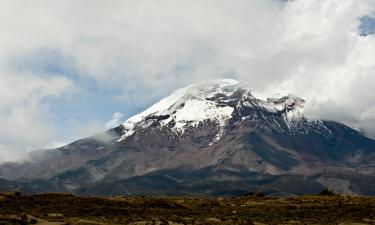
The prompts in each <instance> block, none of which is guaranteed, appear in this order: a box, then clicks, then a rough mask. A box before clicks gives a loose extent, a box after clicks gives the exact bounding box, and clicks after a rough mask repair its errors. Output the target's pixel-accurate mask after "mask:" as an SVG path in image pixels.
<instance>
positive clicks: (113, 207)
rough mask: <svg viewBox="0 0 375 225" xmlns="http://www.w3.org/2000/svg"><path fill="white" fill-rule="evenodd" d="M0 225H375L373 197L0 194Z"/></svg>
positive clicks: (374, 201)
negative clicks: (100, 196)
mask: <svg viewBox="0 0 375 225" xmlns="http://www.w3.org/2000/svg"><path fill="white" fill-rule="evenodd" d="M0 224H45V225H48V224H139V225H140V224H375V198H374V197H349V196H320V195H310V196H298V197H282V198H276V197H262V196H257V195H251V196H247V197H236V198H205V197H149V196H140V197H124V196H119V197H111V198H98V197H78V196H73V195H66V194H43V195H33V196H22V195H20V194H19V193H2V194H0Z"/></svg>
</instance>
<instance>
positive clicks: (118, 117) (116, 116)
mask: <svg viewBox="0 0 375 225" xmlns="http://www.w3.org/2000/svg"><path fill="white" fill-rule="evenodd" d="M123 122H124V115H123V114H122V113H120V112H115V113H113V115H112V119H111V120H110V121H108V122H107V123H106V124H105V127H104V128H105V129H106V130H109V129H111V128H114V127H117V126H119V125H121V123H123Z"/></svg>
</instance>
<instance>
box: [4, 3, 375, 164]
mask: <svg viewBox="0 0 375 225" xmlns="http://www.w3.org/2000/svg"><path fill="white" fill-rule="evenodd" d="M1 3H2V4H1V7H0V161H7V160H16V159H19V158H22V157H24V156H25V155H26V153H27V152H29V151H31V150H35V149H45V148H53V147H57V146H61V145H63V144H66V143H69V142H71V141H73V140H76V139H78V138H83V137H87V136H90V135H93V134H95V133H99V132H103V131H104V130H106V129H108V128H111V127H113V126H116V125H118V124H120V123H121V122H123V121H124V120H126V118H128V117H130V116H132V115H134V114H135V113H138V112H141V111H142V110H143V109H145V108H147V107H148V106H150V105H151V104H152V103H154V102H155V101H157V100H158V99H160V98H162V97H164V96H166V95H168V94H170V93H171V92H173V91H174V90H175V89H178V88H180V87H184V86H186V85H189V84H191V83H194V82H198V81H201V80H211V79H219V78H234V79H238V80H241V81H244V82H247V83H248V85H249V87H250V88H251V89H252V90H253V91H254V93H257V94H259V96H275V95H277V94H279V95H280V94H281V95H282V94H289V93H290V94H294V95H297V96H300V97H303V98H305V99H306V100H307V104H306V115H308V116H309V117H311V118H319V119H327V120H337V121H339V122H342V123H345V124H347V125H350V126H352V127H354V128H356V129H362V130H363V131H365V132H366V135H367V136H370V137H375V91H374V89H375V60H374V59H375V1H374V0H345V1H342V0H289V1H285V0H251V1H249V0H205V1H198V0H159V1H154V0H118V1H116V0H108V1H101V0H64V1H48V0H45V1H42V0H33V1H21V0H4V1H2V2H1Z"/></svg>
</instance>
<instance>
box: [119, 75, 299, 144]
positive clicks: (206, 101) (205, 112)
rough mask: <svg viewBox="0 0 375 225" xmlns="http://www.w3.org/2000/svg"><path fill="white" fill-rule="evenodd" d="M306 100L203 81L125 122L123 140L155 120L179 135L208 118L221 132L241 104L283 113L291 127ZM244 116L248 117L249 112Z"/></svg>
mask: <svg viewBox="0 0 375 225" xmlns="http://www.w3.org/2000/svg"><path fill="white" fill-rule="evenodd" d="M304 102H305V101H304V100H303V99H301V98H298V97H295V96H291V95H289V96H285V97H282V98H280V99H275V98H269V99H267V100H266V101H264V100H260V99H257V98H255V97H254V96H253V95H252V94H251V91H250V89H249V87H248V84H246V83H242V82H239V81H237V80H233V79H221V80H214V81H208V82H202V83H198V84H193V85H190V86H188V87H185V88H181V89H179V90H177V91H175V92H174V93H172V94H171V95H169V96H168V97H166V98H164V99H162V100H161V101H159V102H157V103H155V104H154V105H152V106H151V107H149V108H148V109H146V110H145V111H144V112H142V113H140V114H138V115H135V116H133V117H131V118H129V119H128V120H127V121H125V123H123V124H122V126H123V128H124V135H123V136H122V138H121V139H120V140H123V139H125V138H126V137H128V136H131V135H132V134H133V133H134V132H135V130H136V129H137V128H141V129H144V128H147V127H148V126H150V125H151V124H153V122H155V120H157V122H158V124H159V125H160V126H161V127H168V128H169V129H171V130H172V131H174V132H176V133H177V134H183V133H184V132H185V128H187V127H196V126H198V125H199V124H200V123H202V122H206V121H211V122H214V123H216V124H217V126H218V127H219V128H220V132H219V133H223V132H224V127H225V126H226V124H227V123H228V121H229V119H231V118H232V117H233V114H234V112H237V111H241V109H240V108H241V107H247V108H249V107H250V108H251V107H255V106H257V107H261V108H262V111H267V112H269V113H271V114H272V115H280V114H282V117H283V121H284V123H285V124H284V125H282V126H284V127H285V125H286V126H287V127H288V128H290V127H291V126H292V125H293V123H294V122H295V121H298V120H299V119H300V118H303V106H304ZM242 111H243V110H242ZM243 116H244V117H249V115H246V113H245V115H243ZM278 126H279V127H280V126H281V125H280V124H279V125H278Z"/></svg>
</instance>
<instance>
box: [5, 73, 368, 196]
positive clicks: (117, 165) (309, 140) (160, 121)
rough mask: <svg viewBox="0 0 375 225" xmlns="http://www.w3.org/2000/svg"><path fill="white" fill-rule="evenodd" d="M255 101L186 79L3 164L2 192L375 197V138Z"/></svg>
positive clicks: (239, 86) (287, 102) (293, 104)
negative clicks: (116, 122)
mask: <svg viewBox="0 0 375 225" xmlns="http://www.w3.org/2000/svg"><path fill="white" fill-rule="evenodd" d="M304 103H305V101H304V100H303V99H301V98H298V97H295V96H291V95H289V96H285V97H282V98H268V99H266V100H263V99H259V98H257V97H255V96H253V95H252V93H251V91H250V90H249V88H248V86H247V85H246V84H244V83H241V82H238V81H236V80H231V79H223V80H215V81H209V82H204V83H199V84H194V85H190V86H188V87H185V88H182V89H179V90H177V91H175V92H174V93H172V94H171V95H170V96H168V97H166V98H164V99H162V100H160V101H159V102H157V103H155V104H154V105H152V106H151V107H150V108H148V109H146V110H145V111H144V112H142V113H140V114H138V115H135V116H133V117H131V118H129V119H128V120H126V121H125V122H124V123H123V124H122V125H120V126H119V127H116V128H114V129H111V130H109V131H107V132H105V133H104V134H100V135H96V136H93V137H90V138H86V139H83V140H78V141H76V142H74V143H71V144H69V145H67V146H64V147H61V148H58V149H52V150H45V151H40V152H34V153H33V154H31V156H30V157H31V158H32V160H29V161H27V162H23V163H8V164H3V165H1V166H0V177H1V178H2V179H3V180H1V179H0V189H1V188H2V189H5V190H7V189H15V188H16V189H21V190H23V191H27V192H31V193H35V192H36V193H39V192H44V191H63V192H72V193H77V194H100V195H118V194H170V195H187V194H188V195H189V194H191V195H197V194H201V195H241V194H243V193H245V192H248V191H262V192H265V193H267V194H272V195H280V194H308V193H316V192H319V191H321V190H322V189H324V188H327V187H328V188H330V189H334V190H335V191H337V192H340V193H346V194H366V195H375V191H374V190H375V187H374V185H375V141H374V140H372V139H369V138H367V137H365V136H363V135H362V134H360V133H359V132H357V131H356V130H353V129H351V128H349V127H347V126H345V125H343V124H340V123H337V122H334V121H324V120H312V119H309V118H306V117H305V116H304V114H303V110H304Z"/></svg>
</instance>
